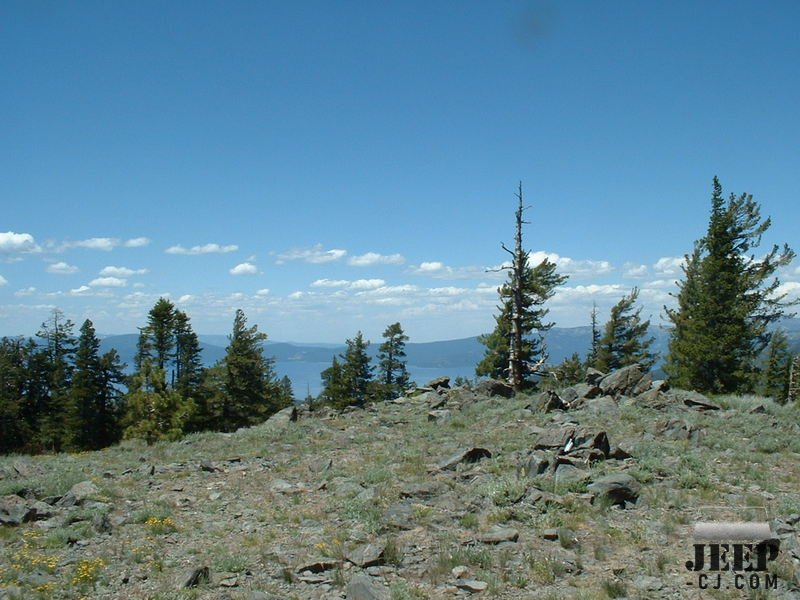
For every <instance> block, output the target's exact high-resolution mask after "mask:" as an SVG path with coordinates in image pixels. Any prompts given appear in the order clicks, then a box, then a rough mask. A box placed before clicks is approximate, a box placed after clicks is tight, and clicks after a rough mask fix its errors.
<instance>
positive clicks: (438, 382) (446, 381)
mask: <svg viewBox="0 0 800 600" xmlns="http://www.w3.org/2000/svg"><path fill="white" fill-rule="evenodd" d="M425 387H427V388H431V389H432V390H438V389H440V388H445V389H450V378H449V377H437V378H436V379H431V380H430V381H429V382H428V383H426V384H425Z"/></svg>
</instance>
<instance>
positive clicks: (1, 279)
mask: <svg viewBox="0 0 800 600" xmlns="http://www.w3.org/2000/svg"><path fill="white" fill-rule="evenodd" d="M7 283H8V279H6V278H5V277H3V276H2V275H0V285H5V284H7Z"/></svg>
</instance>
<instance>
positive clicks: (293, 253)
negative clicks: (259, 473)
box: [275, 244, 347, 265]
mask: <svg viewBox="0 0 800 600" xmlns="http://www.w3.org/2000/svg"><path fill="white" fill-rule="evenodd" d="M346 255H347V250H342V249H340V248H334V249H332V250H323V248H322V244H317V245H316V246H314V247H312V248H298V249H294V250H288V251H287V252H282V253H280V254H278V258H277V260H276V261H275V262H277V263H278V264H279V265H282V264H284V263H286V262H288V261H290V260H302V261H305V262H307V263H311V264H315V265H316V264H322V263H328V262H332V261H335V260H339V259H341V258H343V257H344V256H346Z"/></svg>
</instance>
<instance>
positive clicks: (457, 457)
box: [438, 447, 492, 470]
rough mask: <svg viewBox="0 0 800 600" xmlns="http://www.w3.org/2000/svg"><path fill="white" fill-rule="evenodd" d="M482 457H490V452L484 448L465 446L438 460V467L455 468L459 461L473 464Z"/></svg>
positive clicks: (443, 468)
mask: <svg viewBox="0 0 800 600" xmlns="http://www.w3.org/2000/svg"><path fill="white" fill-rule="evenodd" d="M484 458H492V453H491V452H489V451H488V450H487V449H486V448H477V447H476V448H465V449H462V450H459V451H457V452H455V453H454V454H452V455H451V456H449V457H447V458H445V459H444V460H442V461H441V462H439V465H438V467H439V468H440V469H442V470H445V469H455V468H456V466H458V465H459V464H461V463H465V464H474V463H476V462H478V461H480V460H483V459H484Z"/></svg>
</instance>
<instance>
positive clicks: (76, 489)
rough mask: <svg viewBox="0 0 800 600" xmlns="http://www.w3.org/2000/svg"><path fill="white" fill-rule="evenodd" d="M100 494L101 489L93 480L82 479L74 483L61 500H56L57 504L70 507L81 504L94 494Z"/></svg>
mask: <svg viewBox="0 0 800 600" xmlns="http://www.w3.org/2000/svg"><path fill="white" fill-rule="evenodd" d="M99 494H100V489H99V488H98V487H97V486H96V485H95V484H94V483H92V482H91V481H81V482H80V483H76V484H75V485H73V486H72V487H71V488H70V490H69V491H68V492H67V493H66V494H65V495H64V497H63V498H61V500H59V501H58V502H56V505H57V506H61V507H69V506H76V505H77V506H80V505H81V504H83V503H84V502H85V501H86V500H88V499H89V498H91V497H92V496H97V495H99Z"/></svg>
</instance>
